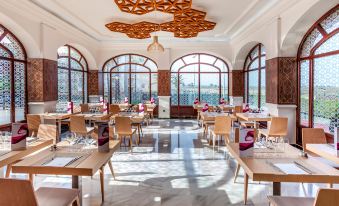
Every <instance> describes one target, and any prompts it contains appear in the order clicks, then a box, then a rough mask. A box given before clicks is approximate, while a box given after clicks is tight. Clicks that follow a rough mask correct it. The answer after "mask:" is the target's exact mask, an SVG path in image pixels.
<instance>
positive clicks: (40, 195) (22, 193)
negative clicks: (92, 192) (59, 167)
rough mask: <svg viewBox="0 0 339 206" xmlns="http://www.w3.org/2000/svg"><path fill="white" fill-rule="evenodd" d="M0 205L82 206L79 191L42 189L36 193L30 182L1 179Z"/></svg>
mask: <svg viewBox="0 0 339 206" xmlns="http://www.w3.org/2000/svg"><path fill="white" fill-rule="evenodd" d="M0 194H1V195H0V205H6V206H39V205H41V206H43V205H48V206H67V205H78V206H79V205H80V203H79V190H76V189H64V188H47V187H40V188H39V189H38V190H37V191H35V192H34V188H33V186H32V183H31V182H30V181H29V180H18V179H0Z"/></svg>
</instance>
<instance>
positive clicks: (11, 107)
mask: <svg viewBox="0 0 339 206" xmlns="http://www.w3.org/2000/svg"><path fill="white" fill-rule="evenodd" d="M26 65H27V56H26V51H25V48H24V47H23V46H22V44H21V42H20V41H19V40H18V39H17V38H16V37H15V36H14V34H12V33H11V32H10V31H9V30H7V29H6V28H5V27H3V26H2V25H1V24H0V125H4V124H9V123H12V122H17V121H21V120H24V119H25V113H26Z"/></svg>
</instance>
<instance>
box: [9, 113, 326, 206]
mask: <svg viewBox="0 0 339 206" xmlns="http://www.w3.org/2000/svg"><path fill="white" fill-rule="evenodd" d="M143 132H144V137H143V139H142V142H141V144H140V145H139V147H134V148H133V152H132V153H130V152H129V151H128V148H127V147H126V148H125V147H122V148H121V149H120V150H119V151H118V152H116V153H115V154H114V156H113V158H112V163H113V167H114V171H115V175H116V180H114V179H113V177H112V175H111V174H110V171H109V169H108V168H105V195H106V197H105V198H106V200H105V202H104V204H103V205H112V206H113V205H114V206H143V205H145V206H146V205H147V206H151V205H165V206H179V205H180V206H181V205H185V206H186V205H187V206H190V205H192V206H193V205H194V206H205V205H206V206H219V205H243V187H244V186H243V173H242V172H241V173H240V176H239V178H238V179H237V182H236V183H233V177H234V171H235V166H236V164H235V162H234V160H233V159H232V157H230V156H229V154H228V152H227V149H226V148H225V147H223V146H220V147H219V149H217V150H216V151H215V152H214V151H213V150H212V149H211V147H210V146H209V145H208V144H207V141H206V140H205V139H204V138H203V135H202V129H201V128H200V127H198V124H197V122H196V121H195V120H179V119H177V120H176V119H173V120H154V122H153V123H152V124H151V125H150V126H148V127H145V128H144V129H143ZM13 177H18V178H26V176H25V175H13ZM70 185H71V178H70V177H65V176H43V175H38V176H37V178H36V180H35V187H36V188H38V187H40V186H53V187H70ZM82 185H83V204H84V205H101V196H100V182H99V176H98V174H96V175H95V176H94V177H93V178H89V177H84V178H82ZM319 186H325V185H316V184H297V183H283V184H282V195H294V196H295V195H297V196H314V195H315V193H316V191H317V188H318V187H319ZM271 193H272V186H271V183H266V182H261V183H258V182H251V181H250V184H249V202H248V205H268V202H267V195H269V194H271Z"/></svg>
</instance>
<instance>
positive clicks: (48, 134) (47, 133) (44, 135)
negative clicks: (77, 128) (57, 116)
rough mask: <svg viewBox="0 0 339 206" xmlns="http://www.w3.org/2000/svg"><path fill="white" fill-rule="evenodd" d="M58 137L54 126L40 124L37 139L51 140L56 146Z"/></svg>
mask: <svg viewBox="0 0 339 206" xmlns="http://www.w3.org/2000/svg"><path fill="white" fill-rule="evenodd" d="M58 136H59V135H58V128H57V126H56V125H50V124H40V126H39V130H38V135H37V137H39V138H41V139H53V143H54V144H56V142H57V138H58Z"/></svg>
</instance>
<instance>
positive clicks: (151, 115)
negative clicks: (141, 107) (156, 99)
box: [145, 104, 155, 119]
mask: <svg viewBox="0 0 339 206" xmlns="http://www.w3.org/2000/svg"><path fill="white" fill-rule="evenodd" d="M145 105H146V108H147V113H149V115H150V118H151V119H154V109H155V107H154V105H152V104H145Z"/></svg>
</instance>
